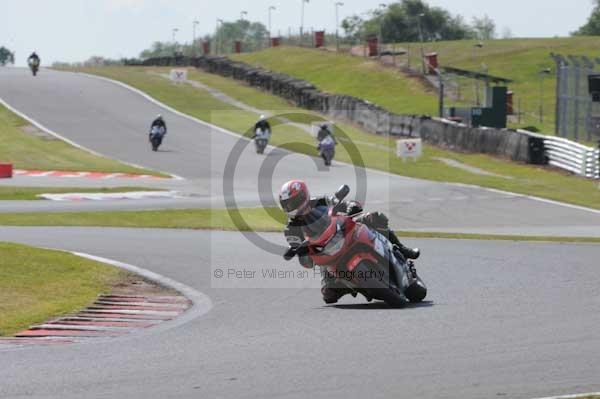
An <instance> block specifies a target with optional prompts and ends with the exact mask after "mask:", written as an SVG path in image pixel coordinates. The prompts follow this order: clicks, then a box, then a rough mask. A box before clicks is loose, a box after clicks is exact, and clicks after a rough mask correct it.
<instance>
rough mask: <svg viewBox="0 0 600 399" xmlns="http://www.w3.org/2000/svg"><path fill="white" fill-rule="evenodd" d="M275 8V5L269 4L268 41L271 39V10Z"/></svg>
mask: <svg viewBox="0 0 600 399" xmlns="http://www.w3.org/2000/svg"><path fill="white" fill-rule="evenodd" d="M274 10H277V7H275V6H270V7H269V42H270V41H271V37H273V34H272V33H271V11H274Z"/></svg>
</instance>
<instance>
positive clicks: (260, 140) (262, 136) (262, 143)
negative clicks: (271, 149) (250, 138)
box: [254, 128, 271, 154]
mask: <svg viewBox="0 0 600 399" xmlns="http://www.w3.org/2000/svg"><path fill="white" fill-rule="evenodd" d="M270 138H271V131H270V130H268V129H266V130H262V129H260V128H259V129H256V132H254V145H255V147H256V153H257V154H263V153H264V152H265V148H267V145H268V144H269V139H270Z"/></svg>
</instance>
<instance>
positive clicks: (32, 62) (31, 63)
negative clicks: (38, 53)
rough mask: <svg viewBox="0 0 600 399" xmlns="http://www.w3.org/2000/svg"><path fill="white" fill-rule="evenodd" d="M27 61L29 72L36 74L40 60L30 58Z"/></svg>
mask: <svg viewBox="0 0 600 399" xmlns="http://www.w3.org/2000/svg"><path fill="white" fill-rule="evenodd" d="M28 63H29V69H31V73H32V74H33V76H36V75H37V73H38V71H39V69H40V60H37V59H35V58H31V59H30V60H29V62H28Z"/></svg>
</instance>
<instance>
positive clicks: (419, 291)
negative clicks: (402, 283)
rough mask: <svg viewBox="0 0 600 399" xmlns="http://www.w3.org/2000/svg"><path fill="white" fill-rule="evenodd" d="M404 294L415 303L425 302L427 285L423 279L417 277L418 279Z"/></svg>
mask: <svg viewBox="0 0 600 399" xmlns="http://www.w3.org/2000/svg"><path fill="white" fill-rule="evenodd" d="M404 294H405V295H406V298H408V300H409V301H411V302H413V303H418V302H423V300H424V299H425V297H426V296H427V287H426V286H425V283H423V280H421V278H420V277H417V280H416V281H415V282H413V283H412V284H411V285H409V286H408V288H407V289H406V291H405V292H404Z"/></svg>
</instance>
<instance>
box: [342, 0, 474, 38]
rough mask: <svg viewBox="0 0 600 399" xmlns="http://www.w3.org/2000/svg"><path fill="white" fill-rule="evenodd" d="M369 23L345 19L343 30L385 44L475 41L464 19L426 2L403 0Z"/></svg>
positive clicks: (377, 13) (371, 17)
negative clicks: (421, 35)
mask: <svg viewBox="0 0 600 399" xmlns="http://www.w3.org/2000/svg"><path fill="white" fill-rule="evenodd" d="M368 15H369V18H368V19H364V20H363V19H362V18H360V17H358V16H356V15H355V16H353V17H350V18H346V19H345V20H344V21H343V22H342V27H343V28H344V30H345V31H346V33H347V34H351V35H353V36H355V37H357V38H364V37H366V36H368V35H372V34H376V35H379V33H380V30H381V35H382V38H383V41H384V42H416V41H419V40H420V33H419V25H420V26H421V30H422V34H423V39H424V40H427V41H431V40H460V39H467V38H471V37H473V32H472V30H471V28H470V27H469V26H468V24H467V23H465V21H464V19H463V18H462V17H461V16H453V15H451V14H450V13H449V12H448V11H446V10H445V9H443V8H440V7H431V6H429V5H428V4H427V3H425V2H424V1H423V0H400V1H398V2H396V3H392V4H390V5H388V6H387V7H386V8H385V9H382V8H379V9H377V10H373V11H371V12H369V13H368Z"/></svg>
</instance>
